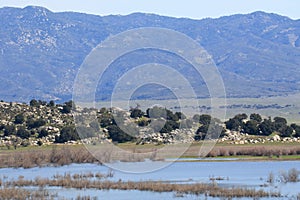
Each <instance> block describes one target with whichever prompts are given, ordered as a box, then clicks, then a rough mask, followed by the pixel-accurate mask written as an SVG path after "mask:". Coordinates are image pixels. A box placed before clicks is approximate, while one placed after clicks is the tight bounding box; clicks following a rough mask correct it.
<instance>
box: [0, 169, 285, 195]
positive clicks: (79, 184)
mask: <svg viewBox="0 0 300 200" xmlns="http://www.w3.org/2000/svg"><path fill="white" fill-rule="evenodd" d="M107 174H110V173H107ZM79 177H80V178H79ZM92 177H96V174H91V173H88V174H87V176H83V175H82V176H79V175H76V176H74V175H73V176H72V175H70V174H65V175H56V176H54V177H53V178H52V179H49V178H39V177H37V178H35V179H34V180H25V179H24V178H23V177H20V178H19V179H17V180H6V181H5V182H4V181H3V182H4V184H5V187H6V188H9V187H11V188H15V187H20V188H21V187H26V186H34V187H41V188H44V187H46V186H47V187H51V186H56V187H62V188H75V189H99V190H139V191H151V192H175V194H193V195H206V196H211V197H222V198H223V197H225V198H238V197H249V198H260V197H279V196H280V193H277V192H266V191H263V190H255V189H248V188H238V187H233V188H222V187H219V186H218V185H217V184H216V183H215V184H203V183H194V184H176V183H170V182H167V181H163V182H162V181H140V182H133V181H122V180H119V181H117V182H115V181H109V180H107V179H103V180H96V179H94V178H92Z"/></svg>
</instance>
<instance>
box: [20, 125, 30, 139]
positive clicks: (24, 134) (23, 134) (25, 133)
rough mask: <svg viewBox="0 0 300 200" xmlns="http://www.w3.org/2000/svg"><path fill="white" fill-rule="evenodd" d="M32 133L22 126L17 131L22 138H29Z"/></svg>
mask: <svg viewBox="0 0 300 200" xmlns="http://www.w3.org/2000/svg"><path fill="white" fill-rule="evenodd" d="M30 135H31V134H30V132H29V131H28V130H26V129H25V127H20V128H19V129H18V131H17V136H18V137H20V138H22V139H28V138H29V137H30Z"/></svg>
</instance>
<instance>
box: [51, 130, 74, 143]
mask: <svg viewBox="0 0 300 200" xmlns="http://www.w3.org/2000/svg"><path fill="white" fill-rule="evenodd" d="M79 139H80V138H79V136H78V134H77V133H76V131H75V127H74V126H66V127H63V128H62V129H61V131H60V135H59V136H56V137H55V142H56V143H64V142H68V141H71V140H73V141H76V140H79Z"/></svg>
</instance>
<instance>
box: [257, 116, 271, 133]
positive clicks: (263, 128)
mask: <svg viewBox="0 0 300 200" xmlns="http://www.w3.org/2000/svg"><path fill="white" fill-rule="evenodd" d="M258 128H259V131H260V133H261V134H262V135H270V134H272V132H273V131H274V130H275V129H274V123H273V122H272V120H271V118H269V119H264V121H263V122H262V123H260V124H259V125H258Z"/></svg>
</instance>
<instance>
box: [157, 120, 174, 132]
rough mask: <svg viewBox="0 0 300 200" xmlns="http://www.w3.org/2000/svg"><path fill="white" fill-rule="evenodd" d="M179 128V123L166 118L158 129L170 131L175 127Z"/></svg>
mask: <svg viewBox="0 0 300 200" xmlns="http://www.w3.org/2000/svg"><path fill="white" fill-rule="evenodd" d="M178 128H179V123H178V122H176V121H173V120H167V121H166V123H165V125H164V126H163V127H162V129H161V130H160V131H159V132H160V133H170V132H172V131H173V130H175V129H178Z"/></svg>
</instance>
